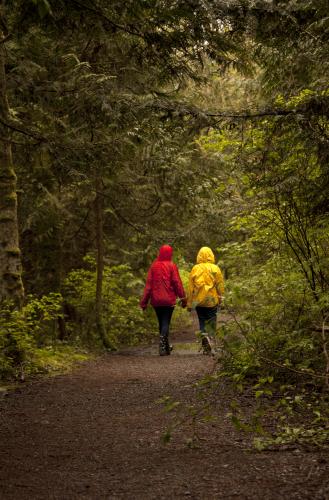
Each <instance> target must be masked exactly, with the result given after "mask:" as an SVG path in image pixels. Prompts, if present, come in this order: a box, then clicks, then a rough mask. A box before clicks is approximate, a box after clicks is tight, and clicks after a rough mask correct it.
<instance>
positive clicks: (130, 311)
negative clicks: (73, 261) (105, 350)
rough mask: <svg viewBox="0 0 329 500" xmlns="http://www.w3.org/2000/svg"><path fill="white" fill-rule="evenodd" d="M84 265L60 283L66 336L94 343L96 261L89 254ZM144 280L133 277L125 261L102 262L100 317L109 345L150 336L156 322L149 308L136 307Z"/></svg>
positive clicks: (127, 342) (97, 340)
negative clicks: (69, 311)
mask: <svg viewBox="0 0 329 500" xmlns="http://www.w3.org/2000/svg"><path fill="white" fill-rule="evenodd" d="M85 262H86V266H87V268H86V269H77V270H74V271H72V272H71V273H70V274H69V275H68V277H67V279H66V281H65V285H64V295H65V300H66V302H67V304H68V305H69V308H71V309H73V311H74V312H73V314H72V315H71V316H72V317H71V318H69V319H70V321H69V331H70V337H71V338H72V339H75V341H76V342H82V343H87V344H88V345H90V346H93V345H97V344H98V343H99V339H98V338H97V334H96V329H95V294H96V265H95V261H94V259H93V258H92V257H90V256H88V257H87V258H86V259H85ZM143 286H144V283H143V282H142V281H141V280H139V279H137V278H136V276H134V274H133V273H132V271H131V269H130V267H129V266H128V265H118V266H105V268H104V280H103V304H102V319H103V325H104V329H105V332H106V336H107V338H108V340H109V343H110V345H111V346H112V348H114V349H115V348H116V347H118V346H119V345H134V344H137V343H138V342H140V341H141V340H143V339H148V338H150V337H152V336H153V335H154V333H155V331H156V323H155V318H154V315H153V314H152V311H149V310H148V311H147V312H146V313H143V311H142V310H141V309H140V308H139V297H140V295H141V292H142V289H143Z"/></svg>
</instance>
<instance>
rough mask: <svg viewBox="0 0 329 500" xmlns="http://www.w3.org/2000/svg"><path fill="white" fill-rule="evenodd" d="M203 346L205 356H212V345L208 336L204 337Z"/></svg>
mask: <svg viewBox="0 0 329 500" xmlns="http://www.w3.org/2000/svg"><path fill="white" fill-rule="evenodd" d="M201 344H202V352H203V354H211V345H210V342H209V339H208V337H207V336H206V335H204V336H203V337H202V341H201Z"/></svg>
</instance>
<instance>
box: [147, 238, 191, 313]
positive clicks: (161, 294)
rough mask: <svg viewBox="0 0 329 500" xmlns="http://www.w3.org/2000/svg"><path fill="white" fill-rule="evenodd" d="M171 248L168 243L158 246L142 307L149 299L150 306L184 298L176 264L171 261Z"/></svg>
mask: <svg viewBox="0 0 329 500" xmlns="http://www.w3.org/2000/svg"><path fill="white" fill-rule="evenodd" d="M172 253H173V250H172V248H171V247H170V246H169V245H163V246H162V247H161V248H160V251H159V255H158V258H157V259H156V260H155V261H154V262H153V264H152V265H151V267H150V269H149V272H148V275H147V280H146V285H145V289H144V294H143V297H142V299H141V301H140V306H141V308H142V309H145V307H146V306H147V304H148V301H149V300H150V299H151V304H152V306H155V307H158V306H174V305H175V303H176V297H179V298H184V297H185V292H184V288H183V285H182V281H181V279H180V276H179V272H178V269H177V266H176V264H174V263H173V262H172V261H171V258H172Z"/></svg>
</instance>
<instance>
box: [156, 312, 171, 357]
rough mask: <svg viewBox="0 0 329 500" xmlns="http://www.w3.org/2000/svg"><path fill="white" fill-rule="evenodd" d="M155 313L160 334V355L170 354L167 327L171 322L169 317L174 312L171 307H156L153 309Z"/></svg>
mask: <svg viewBox="0 0 329 500" xmlns="http://www.w3.org/2000/svg"><path fill="white" fill-rule="evenodd" d="M154 310H155V312H156V315H157V318H158V322H159V333H160V353H161V352H162V353H166V354H170V347H169V326H170V321H171V316H172V313H173V311H174V307H173V306H157V307H154Z"/></svg>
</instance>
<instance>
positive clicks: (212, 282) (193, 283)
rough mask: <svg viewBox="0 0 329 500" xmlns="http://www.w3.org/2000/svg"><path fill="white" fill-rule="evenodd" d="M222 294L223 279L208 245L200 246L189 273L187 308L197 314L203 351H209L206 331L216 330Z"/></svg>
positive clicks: (212, 331) (211, 332) (212, 332)
mask: <svg viewBox="0 0 329 500" xmlns="http://www.w3.org/2000/svg"><path fill="white" fill-rule="evenodd" d="M223 294H224V279H223V275H222V272H221V270H220V269H219V267H218V266H217V265H216V264H215V257H214V254H213V252H212V250H211V249H210V248H209V247H202V248H201V249H200V250H199V252H198V255H197V263H196V265H195V266H194V267H193V268H192V271H191V272H190V275H189V285H188V292H187V308H188V310H190V311H191V310H192V309H195V310H196V313H197V315H198V319H199V324H200V331H201V335H202V347H203V351H204V352H210V351H211V346H210V343H209V338H208V335H207V334H208V333H210V334H214V333H215V331H216V322H217V311H218V306H219V304H220V303H221V301H222V297H223Z"/></svg>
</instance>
